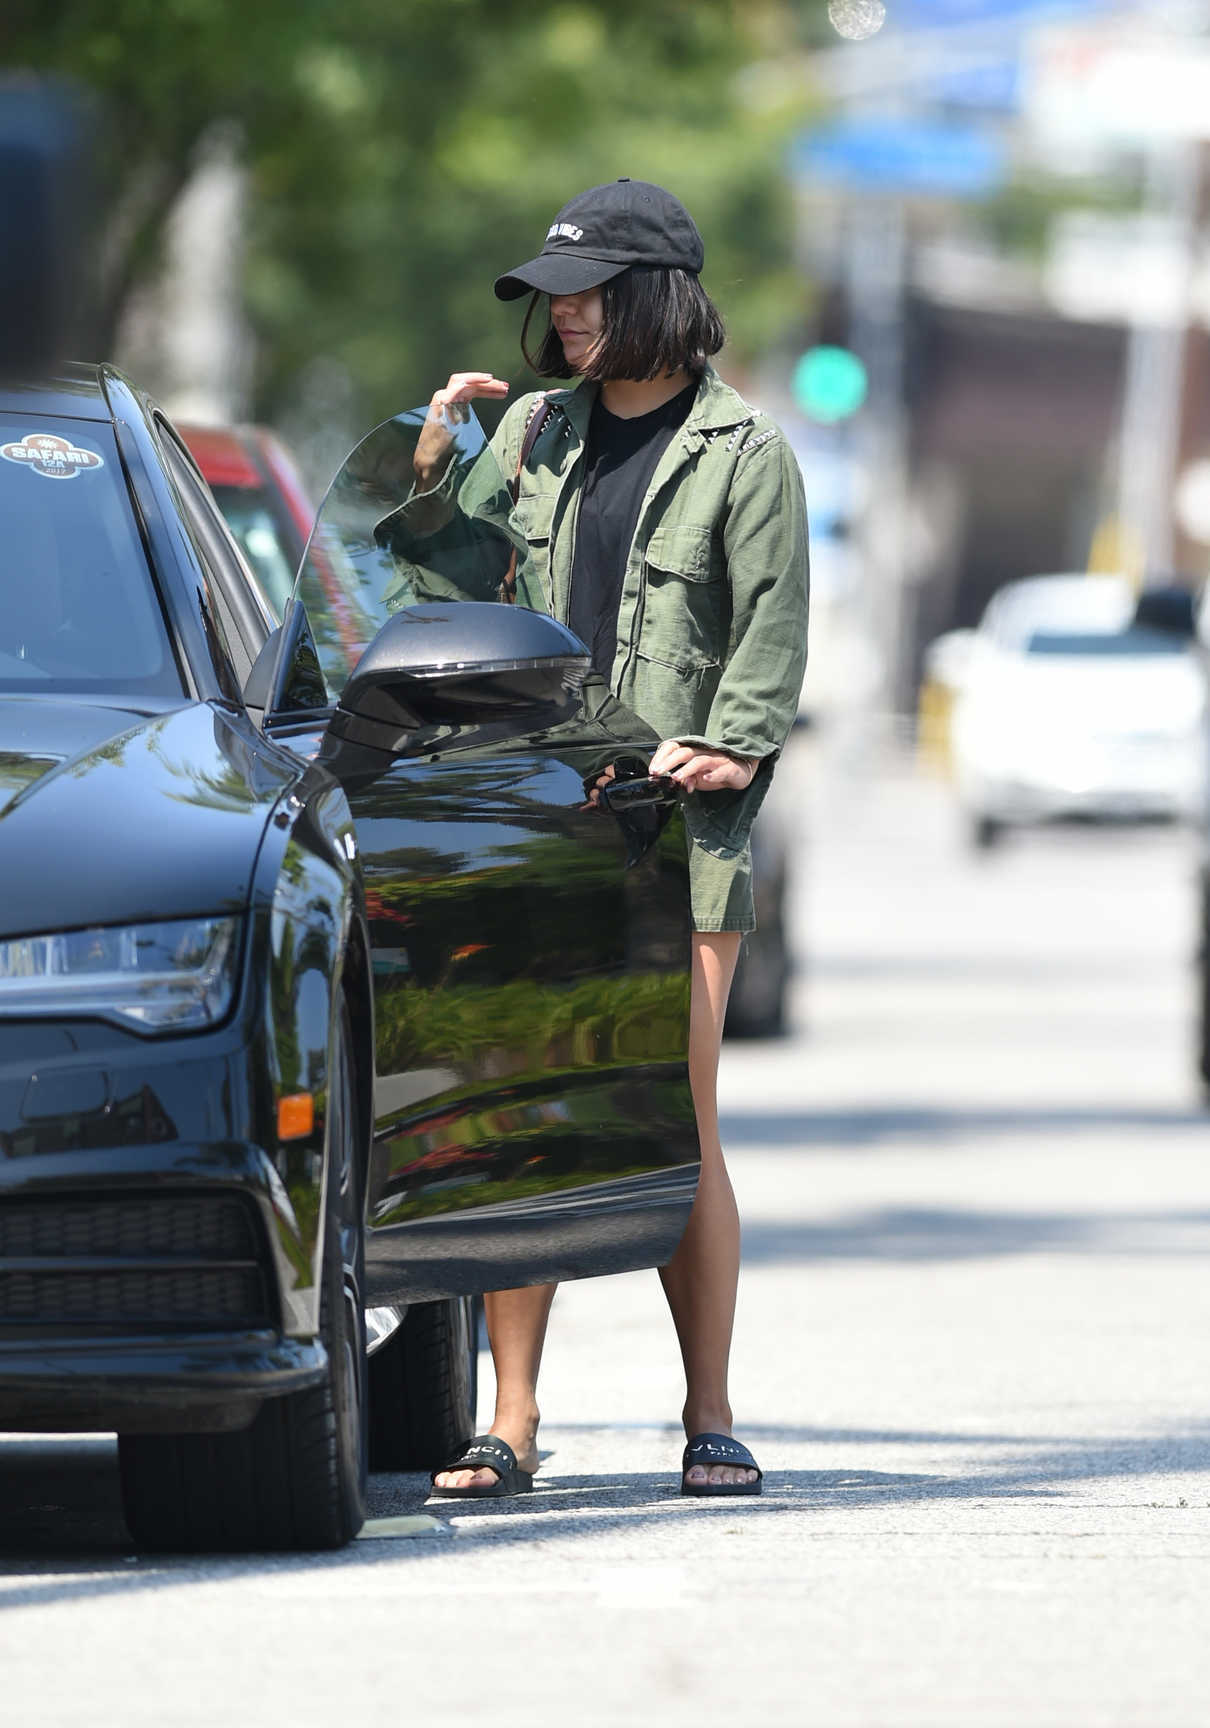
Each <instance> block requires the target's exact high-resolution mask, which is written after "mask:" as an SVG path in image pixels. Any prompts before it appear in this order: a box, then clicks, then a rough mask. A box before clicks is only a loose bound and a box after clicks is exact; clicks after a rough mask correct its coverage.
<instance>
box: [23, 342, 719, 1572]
mask: <svg viewBox="0 0 1210 1728" xmlns="http://www.w3.org/2000/svg"><path fill="white" fill-rule="evenodd" d="M422 419H423V415H422V414H415V415H403V416H400V417H399V418H398V419H396V420H392V421H388V422H386V423H385V424H384V425H383V426H382V427H379V428H378V429H377V430H376V431H375V432H374V433H372V434H371V436H370V437H369V438H368V439H366V440H365V441H364V442H363V444H362V445H361V446H359V448H358V450H357V451H355V452H354V454H353V456H352V457H351V458H350V459H349V462H348V463H347V464H346V466H345V468H344V469H342V471H341V474H340V476H339V477H338V478H337V480H336V481H335V482H334V484H333V487H332V489H331V491H330V492H329V495H328V499H327V501H326V503H325V506H324V509H323V511H322V512H321V515H320V519H319V522H318V524H317V527H316V530H315V533H314V535H313V537H312V541H311V544H310V548H309V550H308V554H307V557H306V559H305V560H304V564H303V567H302V570H301V571H300V574H299V580H298V584H297V586H296V591H295V594H294V596H293V597H292V598H291V600H290V602H289V604H288V605H287V607H286V608H285V612H284V616H283V617H282V618H281V619H280V621H279V620H278V618H277V617H276V616H275V614H274V612H273V610H272V609H271V607H270V605H269V603H268V602H267V601H266V600H265V599H264V598H263V597H262V595H261V594H260V592H259V591H258V588H257V586H256V582H255V580H254V579H253V577H252V575H251V573H250V572H249V570H248V568H247V566H246V565H245V564H244V563H243V561H242V557H241V554H240V552H239V549H238V547H237V546H236V544H235V542H234V541H233V539H232V537H231V536H230V534H229V533H228V531H227V529H226V527H225V525H224V524H223V522H222V520H221V518H220V516H219V514H218V512H217V510H216V507H215V505H214V502H213V499H212V498H211V496H210V494H209V492H208V491H207V489H206V486H205V484H204V482H203V481H202V480H201V478H200V476H199V474H198V471H197V469H196V467H195V466H194V463H193V461H192V459H191V458H190V456H189V455H188V453H187V452H186V450H185V448H184V446H183V445H182V444H181V442H180V440H179V439H178V437H177V435H176V433H175V432H174V430H173V428H172V427H171V425H170V424H169V423H168V421H167V420H166V419H165V418H164V416H163V415H162V414H161V413H160V412H159V410H158V409H157V408H156V407H155V406H154V404H153V403H151V402H150V401H149V400H147V399H146V398H145V397H144V396H142V395H140V394H139V393H138V392H137V391H136V390H135V389H133V388H132V386H131V385H130V384H129V383H128V382H127V381H126V380H125V379H123V378H122V377H121V376H120V375H119V374H118V373H116V372H114V371H111V370H108V369H105V368H95V367H93V368H77V369H74V370H72V371H70V372H69V373H68V374H66V375H64V376H63V377H61V378H59V379H57V380H55V381H53V382H48V383H45V384H42V385H38V386H33V385H31V386H26V387H21V388H17V387H6V388H4V389H3V390H2V391H0V512H2V514H3V520H4V524H5V530H6V531H5V535H4V548H3V551H2V552H0V883H2V885H3V893H2V894H0V1428H2V1429H6V1430H14V1429H23V1430H32V1431H39V1430H41V1431H63V1430H68V1429H89V1430H96V1429H108V1430H116V1431H117V1433H118V1435H119V1454H120V1464H121V1477H122V1489H123V1495H124V1503H125V1508H126V1517H127V1521H128V1524H129V1526H130V1528H131V1531H132V1533H133V1535H134V1536H135V1538H136V1540H137V1541H138V1542H139V1543H140V1544H142V1545H145V1546H149V1547H156V1548H176V1549H190V1548H218V1547H228V1548H241V1547H243V1548H247V1547H325V1546H333V1545H337V1544H340V1543H343V1542H345V1541H346V1540H348V1539H349V1538H350V1537H351V1536H352V1535H354V1534H355V1532H356V1531H357V1529H358V1528H359V1526H360V1524H361V1522H362V1518H363V1511H364V1496H365V1478H366V1469H367V1456H368V1460H369V1463H370V1464H371V1465H378V1466H380V1467H383V1468H396V1469H399V1468H407V1467H414V1468H419V1467H422V1466H431V1465H434V1464H437V1463H439V1462H441V1460H442V1457H443V1454H444V1453H445V1452H446V1449H447V1448H449V1447H451V1446H453V1445H454V1444H456V1443H457V1442H459V1441H460V1440H462V1439H463V1438H465V1437H466V1435H467V1434H468V1433H469V1432H470V1429H471V1423H472V1420H473V1364H474V1360H475V1338H474V1327H473V1323H472V1315H471V1298H472V1297H473V1295H474V1293H476V1292H478V1291H482V1290H483V1289H493V1288H501V1287H506V1286H515V1285H521V1284H526V1283H533V1282H537V1281H541V1280H548V1279H554V1278H558V1279H563V1278H574V1277H583V1276H588V1275H593V1274H598V1273H604V1272H613V1271H619V1270H624V1269H627V1268H632V1267H638V1266H650V1265H656V1264H659V1263H662V1262H663V1261H664V1260H666V1259H667V1257H668V1256H669V1254H670V1253H671V1251H672V1249H673V1248H674V1247H675V1245H676V1242H677V1241H678V1239H679V1235H680V1232H681V1230H682V1229H683V1226H684V1222H685V1220H686V1218H687V1216H688V1211H689V1208H690V1206H691V1204H692V1199H693V1194H694V1191H695V1184H696V1178H697V1170H698V1149H697V1139H696V1131H695V1127H694V1120H693V1111H692V1104H691V1100H690V1095H689V1087H688V1080H687V1072H686V1065H685V1051H686V1044H687V1025H688V997H689V985H688V968H689V918H688V887H687V867H686V858H685V841H684V834H683V828H682V822H681V817H680V813H679V811H678V809H677V807H676V804H675V800H674V798H673V797H672V796H671V794H670V791H669V789H668V787H667V785H666V783H664V782H662V781H660V780H656V779H651V778H648V776H647V762H648V760H649V757H650V754H651V751H652V750H653V749H654V747H655V744H656V742H657V740H656V737H655V735H654V733H653V732H652V731H651V730H650V728H648V727H647V726H645V725H644V724H643V723H642V722H641V721H639V720H638V719H637V718H636V717H635V716H634V715H633V714H631V713H629V712H628V711H627V710H626V709H624V708H622V707H620V706H619V704H618V703H616V702H615V701H614V700H612V698H610V696H609V694H608V691H607V690H606V689H605V688H604V687H603V686H602V685H601V684H600V682H599V681H598V680H596V679H595V678H594V677H593V676H592V675H591V673H590V670H589V662H588V657H587V654H586V651H585V650H584V648H583V645H582V644H581V643H579V642H578V641H577V640H576V638H575V637H574V636H572V635H571V634H570V633H569V632H568V631H566V630H564V629H563V628H562V626H560V625H559V624H557V623H556V622H554V620H552V619H550V618H548V617H545V616H543V615H541V614H538V613H534V612H529V611H526V610H524V609H522V608H517V607H509V606H502V605H499V604H494V603H491V602H490V600H489V599H486V598H485V599H481V600H478V601H476V600H475V599H469V600H468V599H467V598H466V596H467V595H468V594H471V595H474V594H482V595H484V596H489V595H490V594H491V593H492V592H493V591H494V583H495V581H496V579H497V576H498V574H499V573H500V571H501V570H502V568H503V567H504V565H505V564H506V563H507V560H508V557H509V555H510V552H511V548H510V547H509V546H508V545H507V543H506V540H505V538H504V537H503V536H502V534H501V532H500V530H499V529H498V528H491V527H488V526H487V525H486V524H485V523H484V522H483V521H481V520H479V519H477V518H476V516H475V512H474V506H473V498H474V497H475V496H476V495H478V494H480V493H482V489H483V487H484V485H485V484H486V485H487V486H488V488H489V490H490V488H491V486H492V485H494V484H496V483H497V482H498V476H493V473H492V464H491V458H490V455H489V454H487V453H486V452H485V450H484V447H483V442H482V434H481V432H480V431H479V429H478V427H477V425H476V424H475V423H474V422H473V421H471V422H470V423H468V424H467V425H465V426H463V427H462V428H460V431H459V443H458V447H457V452H456V460H455V462H454V464H453V466H452V468H451V473H450V477H449V480H448V484H447V486H446V487H445V488H444V489H443V496H442V500H441V501H440V508H438V507H437V503H436V502H435V501H434V499H433V498H432V497H431V496H430V497H429V498H428V499H427V500H424V499H422V500H419V501H413V503H412V504H409V503H407V500H408V497H409V492H410V475H411V451H412V447H413V445H414V441H415V438H416V436H417V431H418V428H419V425H420V424H421V422H422ZM401 505H402V508H401ZM426 511H427V515H426ZM610 766H612V767H613V770H614V773H615V775H616V777H617V781H618V784H617V786H616V787H615V788H614V789H613V790H612V791H609V792H607V794H606V795H605V796H602V795H601V794H600V792H599V791H598V790H597V781H598V778H599V776H600V775H601V774H602V773H603V771H604V769H605V768H607V767H610Z"/></svg>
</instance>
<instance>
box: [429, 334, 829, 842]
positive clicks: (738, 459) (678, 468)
mask: <svg viewBox="0 0 1210 1728" xmlns="http://www.w3.org/2000/svg"><path fill="white" fill-rule="evenodd" d="M596 393H597V386H595V385H594V384H591V383H581V384H579V385H577V386H575V387H573V388H571V389H567V390H555V391H552V392H549V393H548V395H547V400H548V401H549V402H550V403H551V405H552V409H553V412H552V413H550V414H549V415H548V416H547V418H546V422H545V424H544V425H543V427H542V430H541V432H540V434H539V436H538V438H537V440H536V441H535V443H534V446H533V449H532V450H531V451H530V454H529V457H528V460H527V462H526V465H525V468H524V470H523V472H522V474H521V477H520V490H519V494H518V498H517V503H516V506H515V509H514V510H513V511H512V512H511V526H512V530H513V533H514V537H516V538H517V539H518V540H519V539H520V537H521V536H522V535H523V536H524V546H525V548H526V552H525V555H524V556H523V557H522V558H520V560H519V563H518V569H517V601H518V604H520V605H525V606H530V607H532V608H534V609H535V610H537V611H544V612H549V613H551V614H552V615H553V616H554V617H556V618H558V619H560V620H561V621H563V622H566V620H567V618H568V615H569V613H568V608H569V600H570V593H571V573H572V564H573V558H574V553H575V533H576V518H577V514H578V509H579V498H580V486H579V481H580V478H581V477H582V475H583V467H584V451H585V442H586V439H587V435H588V422H589V416H590V415H591V413H592V406H593V402H594V401H595V399H596ZM537 400H538V399H537V397H535V396H534V395H529V396H524V397H522V398H520V399H519V400H518V401H517V402H515V403H513V404H512V405H511V406H510V408H509V410H508V412H507V413H506V415H505V416H504V419H503V420H502V421H501V423H500V426H499V428H498V429H497V431H496V434H495V436H494V437H493V439H492V441H491V447H492V451H493V453H494V455H495V458H496V463H497V464H498V466H499V470H500V472H501V473H502V474H503V475H505V476H508V477H511V476H512V475H513V474H514V473H515V471H516V466H517V457H518V455H519V453H520V450H521V446H522V442H523V440H524V436H525V428H526V425H527V422H528V419H529V415H530V412H531V410H532V409H533V407H534V406H535V403H536V401H537ZM489 470H490V472H489ZM447 478H448V477H447ZM488 487H490V488H491V493H492V496H490V497H489V496H488V493H487V488H488ZM442 489H443V488H441V487H439V488H438V489H437V491H438V493H439V492H440V491H441V490H442ZM477 491H482V493H483V496H481V497H479V496H476V492H477ZM426 497H427V498H428V499H430V500H431V501H432V503H433V504H434V505H435V504H436V503H437V498H436V496H435V495H434V494H427V495H420V496H418V497H417V496H414V497H413V499H412V500H411V501H410V502H409V504H408V505H406V506H404V508H403V510H402V511H401V512H400V513H399V514H400V516H401V517H411V518H412V522H413V527H414V529H421V519H420V518H421V516H422V513H423V510H424V507H425V499H426ZM459 504H460V507H461V509H462V510H463V511H464V512H465V513H466V514H467V515H473V516H475V517H478V518H479V519H480V520H485V519H490V517H491V516H492V515H493V514H495V513H499V512H500V511H501V510H507V508H508V500H507V496H506V495H504V494H501V493H500V490H499V480H498V477H497V476H496V474H495V471H494V469H491V465H490V464H489V465H487V466H486V467H483V466H481V465H477V467H476V469H472V471H471V473H470V475H469V476H468V477H467V478H466V479H465V480H464V481H463V482H462V484H461V485H460V487H459ZM436 525H437V524H436V520H434V521H433V522H432V526H433V527H436ZM518 530H519V533H518ZM484 597H485V598H486V597H487V596H486V595H484ZM807 598H808V560H807V519H806V505H805V502H804V498H803V488H802V476H801V473H800V471H799V467H798V463H797V461H796V460H795V457H794V455H793V452H792V451H791V450H790V447H789V445H788V443H787V442H786V439H785V437H784V436H783V434H782V433H781V432H780V431H779V430H778V428H777V427H776V426H775V425H774V424H773V422H772V421H771V420H769V419H768V418H767V417H766V416H765V415H764V414H762V413H760V412H759V411H758V410H757V409H755V408H753V407H751V406H750V405H749V404H748V403H747V402H745V401H744V400H743V398H742V397H741V396H739V395H738V394H737V392H736V391H734V390H733V389H731V387H730V386H729V385H727V384H725V383H723V381H722V380H721V379H720V378H719V376H718V374H717V373H716V372H715V371H714V369H713V368H712V367H707V368H706V371H705V373H704V375H703V377H702V380H701V384H700V386H699V388H698V392H697V397H696V399H695V401H694V404H693V407H692V409H691V410H690V413H689V417H688V419H687V420H686V421H685V424H684V426H683V427H682V428H681V429H680V431H679V432H678V433H677V435H676V436H675V437H674V439H673V441H672V443H671V444H670V445H669V447H668V449H667V450H665V452H664V453H663V455H662V456H661V458H660V461H659V463H658V465H657V467H656V469H655V473H654V474H653V476H652V480H651V484H650V486H649V488H648V491H647V494H646V496H645V498H644V500H643V504H642V506H641V508H640V512H639V520H638V525H637V527H636V530H635V535H634V540H633V542H632V544H631V548H630V554H629V557H628V559H627V562H626V571H625V576H624V579H623V587H622V599H621V606H620V609H619V613H618V647H617V656H616V658H615V660H614V665H613V676H612V679H611V681H610V682H611V685H612V689H613V693H614V695H615V696H617V697H618V699H619V700H620V701H621V702H623V703H625V705H626V706H627V707H628V708H631V709H633V710H634V712H635V713H636V714H638V715H640V716H641V718H642V719H644V720H645V721H646V722H647V724H648V725H649V726H651V727H653V728H654V729H655V731H657V732H658V733H659V735H660V736H661V737H662V738H674V739H677V740H679V741H681V742H683V743H686V744H699V745H703V746H708V747H709V748H711V749H716V750H724V751H728V752H730V753H731V754H733V755H737V756H754V757H758V758H760V766H759V767H758V769H757V772H756V775H755V777H754V778H753V781H752V784H751V785H750V786H748V787H747V788H746V790H744V791H743V792H731V791H724V792H703V793H694V794H691V795H690V796H688V797H687V798H686V799H685V812H686V820H687V823H688V826H689V830H690V833H691V834H692V835H693V838H694V840H695V841H696V842H697V843H698V844H699V845H700V846H702V847H704V848H705V849H706V850H707V851H709V852H712V853H714V854H715V855H716V856H719V857H732V856H734V855H735V854H736V853H738V852H739V851H741V850H742V848H743V847H744V845H745V844H746V842H747V838H748V834H749V831H750V829H751V826H752V821H753V818H754V817H755V815H756V812H757V809H758V808H759V806H760V804H761V802H762V800H763V798H764V795H765V792H766V791H767V790H768V785H769V781H770V779H771V777H772V773H773V766H774V763H775V761H776V759H777V757H778V755H779V753H780V751H781V748H782V746H783V744H784V743H785V740H786V737H787V735H788V733H789V730H790V727H791V725H792V724H793V722H794V717H795V714H796V712H797V708H798V699H799V692H800V690H801V688H802V680H803V673H804V669H805V666H806V654H807Z"/></svg>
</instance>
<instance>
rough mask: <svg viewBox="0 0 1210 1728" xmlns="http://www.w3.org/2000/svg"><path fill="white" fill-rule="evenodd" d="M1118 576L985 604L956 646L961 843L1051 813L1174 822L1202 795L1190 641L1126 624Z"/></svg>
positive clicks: (1075, 579)
mask: <svg viewBox="0 0 1210 1728" xmlns="http://www.w3.org/2000/svg"><path fill="white" fill-rule="evenodd" d="M1135 605H1136V599H1135V594H1134V592H1133V590H1132V588H1131V586H1130V584H1129V583H1128V582H1126V581H1125V580H1124V579H1123V578H1121V577H1117V576H1043V577H1031V578H1029V579H1027V580H1024V581H1020V582H1011V583H1009V584H1008V585H1007V586H1006V587H1004V588H1002V589H1001V590H1000V592H999V593H998V594H996V595H995V596H994V598H993V599H992V600H991V602H990V604H989V605H988V608H987V611H986V612H985V613H984V616H983V619H982V622H981V623H980V625H979V628H978V630H977V631H976V632H975V634H974V637H973V639H972V640H971V641H970V642H969V644H968V645H967V647H966V652H965V654H964V661H965V664H964V668H963V674H962V685H961V689H960V692H959V695H958V700H957V704H956V707H955V711H954V717H953V754H954V771H955V779H956V784H957V791H958V797H959V800H960V803H961V805H962V808H963V810H964V812H965V815H966V820H967V823H968V825H969V830H970V833H971V837H972V839H973V841H974V842H975V844H976V845H978V846H989V845H991V844H993V843H994V841H995V840H997V839H998V838H999V837H1000V835H1001V834H1002V833H1003V831H1004V830H1005V829H1006V828H1007V827H1009V826H1010V825H1016V824H1024V823H1030V822H1040V821H1044V820H1047V819H1050V818H1055V817H1090V818H1132V819H1142V818H1169V819H1171V818H1184V819H1192V818H1194V817H1195V816H1196V815H1197V812H1198V810H1199V808H1200V806H1201V803H1202V799H1203V795H1204V778H1205V766H1204V765H1205V726H1204V709H1205V693H1204V689H1203V683H1202V679H1201V677H1200V674H1199V670H1198V666H1197V661H1196V657H1195V654H1194V652H1193V649H1192V646H1191V644H1190V642H1189V641H1188V640H1187V639H1186V638H1185V637H1183V636H1181V635H1180V634H1179V633H1176V632H1173V631H1171V630H1166V629H1162V628H1157V627H1156V626H1154V625H1153V624H1149V623H1147V622H1141V621H1136V619H1135Z"/></svg>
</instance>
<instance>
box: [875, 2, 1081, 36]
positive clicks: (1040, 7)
mask: <svg viewBox="0 0 1210 1728" xmlns="http://www.w3.org/2000/svg"><path fill="white" fill-rule="evenodd" d="M1103 10H1104V0H897V4H896V6H895V22H896V23H897V24H898V25H900V26H901V27H902V28H904V29H908V30H912V29H926V30H938V29H944V28H945V27H946V26H947V25H950V24H1004V23H1010V22H1011V21H1012V20H1013V19H1016V18H1020V19H1023V20H1024V21H1025V22H1027V23H1032V22H1033V21H1034V20H1035V19H1036V18H1037V17H1038V16H1039V15H1040V14H1043V13H1049V14H1051V15H1052V16H1054V17H1055V18H1063V17H1070V16H1072V15H1073V14H1075V13H1085V12H1100V11H1103Z"/></svg>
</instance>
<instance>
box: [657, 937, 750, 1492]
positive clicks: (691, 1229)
mask: <svg viewBox="0 0 1210 1728" xmlns="http://www.w3.org/2000/svg"><path fill="white" fill-rule="evenodd" d="M739 943H740V939H739V937H738V935H734V934H732V933H730V932H724V933H720V934H705V933H700V934H695V935H694V938H693V983H692V994H691V997H690V1008H689V1083H690V1086H691V1088H692V1090H693V1104H694V1109H695V1111H696V1113H697V1129H698V1137H699V1139H700V1141H701V1147H702V1175H701V1181H700V1183H699V1184H698V1191H697V1199H696V1201H695V1202H694V1206H693V1211H692V1213H691V1214H690V1218H689V1225H688V1228H687V1229H686V1231H685V1234H684V1236H683V1237H682V1238H681V1242H680V1246H679V1247H678V1248H677V1251H676V1253H675V1254H674V1255H673V1256H672V1259H671V1260H670V1261H669V1262H668V1264H667V1266H664V1267H662V1268H661V1270H660V1278H661V1280H662V1282H663V1285H664V1294H665V1296H666V1297H667V1298H668V1306H669V1308H670V1309H671V1310H672V1319H673V1323H674V1325H675V1326H676V1332H677V1337H678V1339H679V1340H680V1346H681V1357H682V1360H683V1361H684V1364H685V1408H684V1423H685V1433H686V1435H690V1436H691V1435H694V1434H730V1432H731V1404H730V1401H729V1399H728V1396H727V1363H728V1359H729V1357H730V1354H731V1328H732V1324H733V1322H734V1319H735V1292H736V1286H737V1284H738V1282H739V1213H738V1212H737V1210H736V1206H735V1195H734V1194H733V1192H732V1189H731V1179H730V1177H729V1176H728V1175H727V1166H726V1164H725V1163H724V1161H723V1148H722V1143H721V1141H720V1139H719V1131H718V1097H717V1084H718V1058H719V1050H720V1048H721V1046H722V1039H723V1016H724V1014H725V1012H726V1008H727V996H728V993H729V992H730V989H731V980H732V977H733V976H734V974H735V963H736V961H737V960H738V959H739ZM688 1479H689V1481H691V1482H707V1481H709V1482H751V1481H755V1479H756V1478H755V1472H754V1471H751V1470H744V1469H740V1468H737V1467H736V1466H734V1465H720V1464H712V1465H711V1466H710V1468H709V1471H707V1470H706V1469H705V1468H704V1467H703V1466H702V1465H697V1464H695V1465H694V1466H693V1468H692V1469H691V1470H690V1471H689V1477H688Z"/></svg>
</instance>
